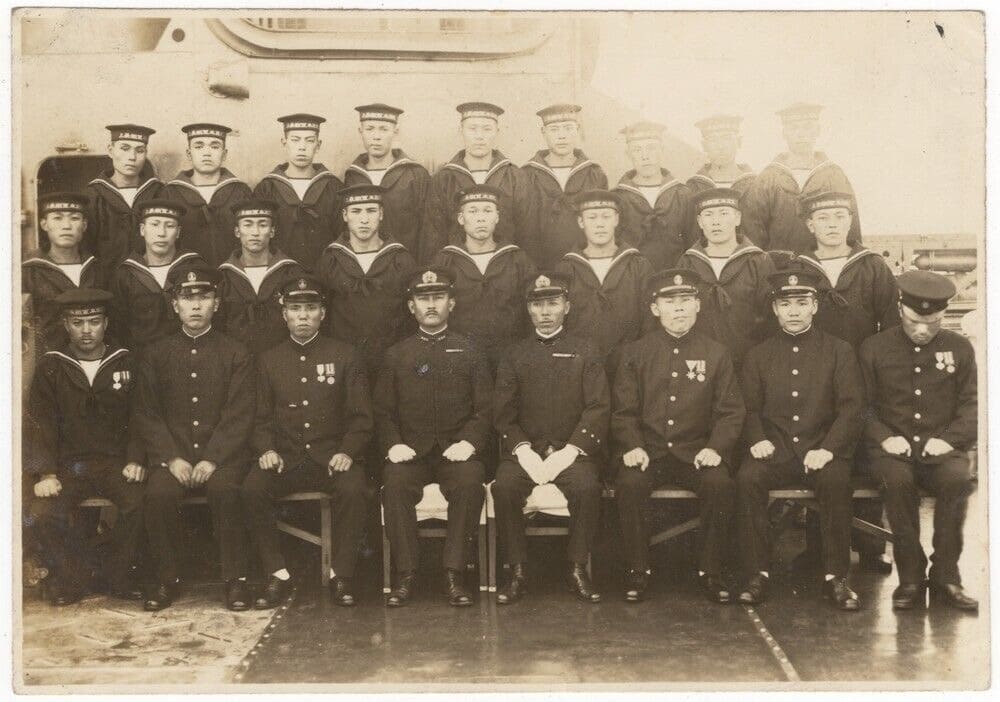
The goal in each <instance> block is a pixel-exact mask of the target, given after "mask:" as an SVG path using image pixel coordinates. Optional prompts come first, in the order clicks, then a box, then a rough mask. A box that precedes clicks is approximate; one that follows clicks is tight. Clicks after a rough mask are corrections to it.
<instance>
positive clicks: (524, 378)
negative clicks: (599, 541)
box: [492, 331, 610, 563]
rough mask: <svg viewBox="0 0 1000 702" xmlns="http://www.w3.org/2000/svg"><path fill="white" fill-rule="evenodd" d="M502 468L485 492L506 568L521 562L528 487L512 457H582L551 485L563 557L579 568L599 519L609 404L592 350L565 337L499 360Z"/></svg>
mask: <svg viewBox="0 0 1000 702" xmlns="http://www.w3.org/2000/svg"><path fill="white" fill-rule="evenodd" d="M493 408H494V409H493V413H494V424H495V426H496V429H497V432H498V434H499V435H500V452H501V456H502V459H501V463H500V465H499V466H498V468H497V477H496V482H494V483H493V486H492V495H493V500H494V502H495V504H496V518H497V528H498V529H499V530H500V541H501V543H503V544H504V547H505V549H506V554H507V559H506V560H507V561H508V562H510V563H524V562H525V561H526V560H527V543H526V540H525V534H524V512H523V510H524V505H525V503H526V502H527V499H528V496H529V495H530V494H531V491H532V490H533V489H534V488H535V482H534V481H533V480H532V479H531V478H530V477H529V476H528V474H527V472H525V470H524V468H522V467H521V465H520V464H519V463H518V462H517V460H516V459H515V458H513V455H514V451H515V449H516V448H517V447H518V446H519V445H521V444H524V443H528V444H530V445H531V448H532V450H534V451H536V452H537V453H538V454H539V455H540V456H542V457H543V458H545V457H547V456H548V455H549V454H550V453H552V452H553V451H558V450H560V449H562V448H563V447H564V446H566V445H567V444H573V445H574V446H576V447H577V448H578V449H580V450H581V452H582V453H581V454H580V455H579V456H577V458H576V460H575V461H574V462H573V463H572V464H571V465H570V466H569V467H568V468H566V469H565V470H564V471H562V472H561V473H560V474H559V475H558V476H557V477H556V479H555V480H554V481H553V483H554V484H555V485H556V487H557V488H559V490H560V492H562V493H563V494H564V495H565V496H566V501H567V503H568V506H569V514H570V524H569V545H568V547H567V553H566V558H567V560H568V561H570V562H573V563H586V562H587V557H588V555H589V554H590V552H591V550H592V549H593V545H594V539H595V537H596V535H597V527H598V523H599V517H600V503H601V483H600V480H599V473H600V465H601V463H600V461H601V458H602V457H605V456H606V455H607V454H606V448H607V432H608V418H609V413H610V397H609V392H608V381H607V377H606V375H605V373H604V363H603V356H602V354H601V353H600V351H599V350H598V348H597V346H596V345H595V344H594V343H593V342H591V341H588V340H586V339H584V338H582V337H579V336H574V335H572V334H569V333H568V332H565V331H564V332H560V333H559V334H556V335H554V336H551V337H548V338H543V337H539V336H538V335H537V334H533V335H532V336H530V337H528V338H526V339H523V340H521V341H519V342H518V343H517V344H515V345H514V346H513V347H511V348H510V350H509V352H508V353H507V354H506V355H505V356H504V357H503V358H502V359H501V361H500V367H499V368H498V369H497V382H496V389H495V393H494V397H493Z"/></svg>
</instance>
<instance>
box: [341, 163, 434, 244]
mask: <svg viewBox="0 0 1000 702" xmlns="http://www.w3.org/2000/svg"><path fill="white" fill-rule="evenodd" d="M392 157H393V159H395V160H394V161H393V162H392V164H391V165H390V166H389V167H388V168H387V169H386V170H385V173H384V174H383V175H382V183H381V185H382V188H383V192H382V209H383V211H384V213H385V215H384V219H383V220H382V229H383V230H384V231H386V232H391V233H392V238H393V240H394V241H398V242H399V243H400V244H402V245H403V246H405V247H406V250H407V251H410V252H411V253H412V254H413V255H414V256H415V257H418V258H419V260H421V261H424V260H427V259H429V258H430V257H431V255H433V254H434V251H427V252H424V251H423V250H422V248H421V246H422V243H423V240H424V235H423V219H424V218H423V212H424V207H425V203H426V202H427V199H428V197H430V196H431V186H432V183H431V174H430V173H428V172H427V169H426V168H424V167H423V166H421V165H420V164H419V163H417V162H416V161H414V160H413V159H411V158H410V157H409V156H407V155H406V154H405V153H403V151H402V150H400V149H393V150H392ZM367 166H368V154H361V155H360V156H358V157H357V158H356V159H354V163H352V164H351V165H350V166H348V167H347V171H346V172H345V173H344V185H346V186H348V187H349V186H352V185H368V184H369V183H371V178H369V177H368V172H367V171H366V170H365V168H366V167H367ZM425 254H426V255H425Z"/></svg>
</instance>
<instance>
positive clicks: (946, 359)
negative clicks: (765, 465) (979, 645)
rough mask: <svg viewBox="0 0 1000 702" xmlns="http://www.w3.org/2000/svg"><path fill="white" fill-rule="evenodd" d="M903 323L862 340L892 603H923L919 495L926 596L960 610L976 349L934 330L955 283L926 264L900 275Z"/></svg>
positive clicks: (964, 605)
mask: <svg viewBox="0 0 1000 702" xmlns="http://www.w3.org/2000/svg"><path fill="white" fill-rule="evenodd" d="M898 282H899V291H900V301H899V310H900V314H901V320H902V321H901V324H900V326H898V327H893V328H891V329H888V330H886V331H883V332H880V333H878V334H876V335H874V336H871V337H869V338H868V339H867V340H865V342H864V343H862V344H861V371H862V373H863V374H864V378H865V384H866V385H867V387H868V402H869V407H868V411H867V412H866V413H865V415H864V416H865V420H866V421H865V427H864V436H865V443H866V445H867V447H868V452H869V456H870V458H871V470H872V474H873V475H874V476H875V479H876V480H877V481H878V483H879V487H880V488H881V490H882V498H883V500H884V501H885V510H886V514H887V515H888V517H889V525H890V526H891V527H892V533H893V534H894V535H895V539H894V541H893V549H892V552H893V556H894V558H895V561H896V566H897V568H898V569H899V587H897V588H896V590H895V591H894V592H893V593H892V606H893V608H894V609H911V608H913V607H914V606H917V605H918V604H919V605H923V603H924V594H925V588H926V587H927V580H926V569H927V557H926V556H925V555H924V551H923V549H922V548H921V546H920V515H919V514H918V508H919V506H920V493H919V492H918V491H917V487H918V486H919V487H921V488H923V489H925V490H927V491H928V492H930V493H931V494H932V495H934V497H935V498H936V501H935V504H934V554H933V555H932V556H931V562H932V565H931V569H930V587H931V594H932V596H936V597H937V599H938V600H939V601H941V602H943V603H945V604H948V605H950V606H952V607H956V608H958V609H966V610H972V609H976V608H977V607H978V606H979V603H978V602H977V601H976V600H975V599H974V598H972V597H970V596H969V595H967V594H965V591H964V590H963V589H962V579H961V576H960V575H959V572H958V559H959V557H960V556H961V554H962V527H963V524H964V523H965V512H966V506H967V503H968V497H969V494H970V493H971V492H972V488H973V485H972V483H971V479H970V474H969V458H968V454H967V452H968V451H969V450H971V449H972V448H973V447H974V445H975V443H976V422H977V420H978V401H977V392H976V389H977V385H976V382H977V381H976V357H975V353H974V351H973V348H972V344H970V343H969V341H968V339H966V338H965V337H963V336H961V335H960V334H957V333H955V332H952V331H949V330H947V329H942V328H941V323H942V321H943V319H944V314H945V310H946V309H947V307H948V301H949V300H950V299H951V298H952V297H953V296H954V295H955V285H954V284H953V283H952V282H951V281H950V280H948V279H947V278H945V277H944V276H941V275H937V274H936V273H930V272H927V271H907V272H906V273H903V274H902V275H901V276H899V280H898Z"/></svg>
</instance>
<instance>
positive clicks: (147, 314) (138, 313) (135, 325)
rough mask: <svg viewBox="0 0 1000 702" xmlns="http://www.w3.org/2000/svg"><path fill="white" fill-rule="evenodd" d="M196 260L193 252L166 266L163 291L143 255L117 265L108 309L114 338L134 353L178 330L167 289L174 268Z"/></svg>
mask: <svg viewBox="0 0 1000 702" xmlns="http://www.w3.org/2000/svg"><path fill="white" fill-rule="evenodd" d="M197 260H199V256H198V254H196V253H192V252H190V251H189V252H187V253H181V254H178V255H177V257H176V258H175V259H174V260H173V262H172V263H171V264H170V265H169V266H168V268H169V271H168V272H167V283H166V287H165V288H161V287H160V284H159V283H158V282H157V281H156V278H154V277H153V274H152V273H151V272H150V270H149V267H148V266H147V265H146V258H145V256H144V255H143V254H138V253H137V254H132V255H131V256H129V257H128V258H127V259H125V261H124V262H123V263H122V264H121V265H120V266H118V270H116V271H115V274H114V277H113V278H112V279H111V294H112V295H114V296H115V299H114V301H113V302H112V307H111V323H112V325H113V327H114V331H115V336H116V337H117V338H119V339H121V340H122V342H123V343H124V344H126V345H127V346H128V347H129V348H131V349H133V350H134V351H135V352H136V353H141V352H142V350H143V349H144V348H145V347H146V346H148V345H149V344H151V343H153V342H154V341H156V340H157V339H162V338H163V337H165V336H167V335H169V334H172V333H173V332H174V331H176V330H178V329H180V321H179V320H178V319H177V313H176V312H174V308H173V304H172V301H171V298H170V287H171V285H172V282H173V276H174V273H175V271H176V270H177V266H178V265H179V264H180V263H181V262H182V261H187V262H188V263H190V262H192V261H197Z"/></svg>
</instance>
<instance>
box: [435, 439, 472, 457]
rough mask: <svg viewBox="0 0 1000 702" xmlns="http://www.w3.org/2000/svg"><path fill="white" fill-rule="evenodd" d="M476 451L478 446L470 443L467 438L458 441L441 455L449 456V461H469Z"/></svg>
mask: <svg viewBox="0 0 1000 702" xmlns="http://www.w3.org/2000/svg"><path fill="white" fill-rule="evenodd" d="M475 452H476V447H475V446H473V445H472V444H470V443H469V442H468V441H466V440H465V439H462V440H461V441H456V442H455V443H453V444H452V445H451V446H449V447H448V448H446V449H445V450H444V453H442V454H441V455H442V456H444V457H445V458H447V459H448V460H449V461H453V462H460V461H467V460H469V459H470V458H472V454H474V453H475Z"/></svg>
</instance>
